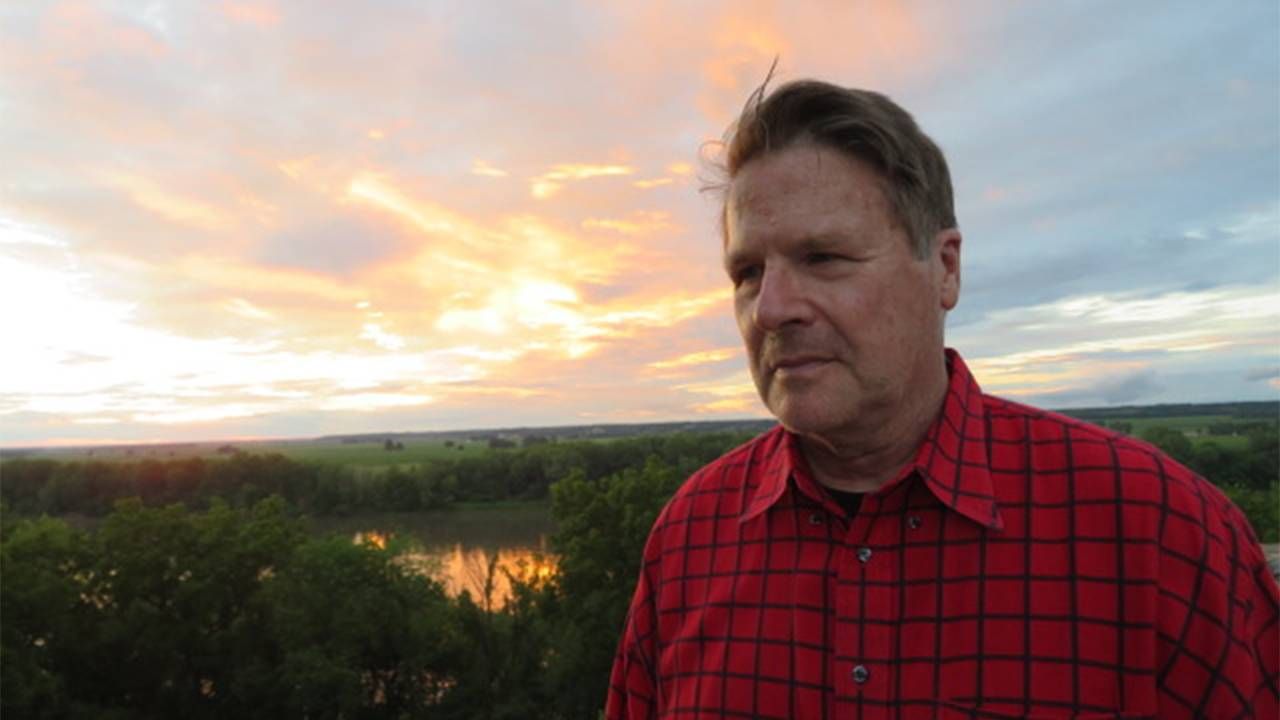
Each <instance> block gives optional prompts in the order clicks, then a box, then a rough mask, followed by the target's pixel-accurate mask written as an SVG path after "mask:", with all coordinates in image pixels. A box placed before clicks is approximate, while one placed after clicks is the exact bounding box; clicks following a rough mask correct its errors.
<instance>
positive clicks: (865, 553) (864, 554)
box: [858, 547, 871, 667]
mask: <svg viewBox="0 0 1280 720" xmlns="http://www.w3.org/2000/svg"><path fill="white" fill-rule="evenodd" d="M870 559H871V548H869V547H864V548H858V560H860V561H862V562H866V561H868V560H870ZM859 667H861V666H859Z"/></svg>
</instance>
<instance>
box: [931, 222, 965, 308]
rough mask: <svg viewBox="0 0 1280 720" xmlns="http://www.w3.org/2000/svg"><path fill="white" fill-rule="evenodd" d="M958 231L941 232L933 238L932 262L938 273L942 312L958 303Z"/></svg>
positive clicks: (956, 229)
mask: <svg viewBox="0 0 1280 720" xmlns="http://www.w3.org/2000/svg"><path fill="white" fill-rule="evenodd" d="M961 239H962V238H961V237H960V229H959V228H947V229H946V230H941V231H939V232H938V234H937V235H936V236H934V238H933V254H934V261H935V263H937V265H936V268H937V272H938V273H939V282H938V298H939V300H940V301H941V305H942V309H943V310H950V309H951V308H953V307H955V306H956V303H958V302H960V241H961Z"/></svg>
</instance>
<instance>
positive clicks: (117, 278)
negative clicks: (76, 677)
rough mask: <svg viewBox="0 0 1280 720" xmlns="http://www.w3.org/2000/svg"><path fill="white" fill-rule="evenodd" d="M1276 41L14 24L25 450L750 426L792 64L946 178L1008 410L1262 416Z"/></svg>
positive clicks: (657, 12)
mask: <svg viewBox="0 0 1280 720" xmlns="http://www.w3.org/2000/svg"><path fill="white" fill-rule="evenodd" d="M1278 8H1280V5H1278V4H1277V3H1276V2H1275V0H1261V1H1258V2H1232V3H1222V4H1215V3H1203V2H1135V3H1128V2H1124V3H1117V2H1071V3H1033V2H920V3H896V2H892V3H891V2H858V1H849V2H837V1H835V0H825V1H821V2H662V1H656V0H648V1H644V2H640V1H636V2H596V1H593V0H577V1H572V0H563V1H548V2H474V1H473V2H467V1H461V0H459V1H451V2H432V1H430V0H422V1H418V2H408V1H401V0H394V1H377V0H370V1H368V2H346V3H337V2H332V3H329V2H326V3H321V2H310V1H308V2H302V1H301V0H300V1H298V2H264V1H260V0H245V1H243V2H239V1H236V2H231V1H226V2H218V1H216V0H209V1H207V2H206V1H199V0H190V1H188V2H146V1H142V0H120V1H118V2H39V1H32V2H7V3H4V4H3V6H2V7H0V167H2V168H3V173H2V175H0V303H2V307H3V327H4V338H5V340H4V347H3V351H0V445H8V446H16V445H36V444H79V443H87V442H121V441H167V440H200V439H221V438H249V437H293V436H314V435H323V434H333V433H351V432H381V431H411V430H441V429H457V428H476V427H510V426H520V425H568V424H582V423H605V422H608V423H613V422H650V421H666V420H684V419H720V418H737V417H758V416H764V412H763V410H762V408H761V406H760V402H759V400H758V398H757V396H756V394H755V391H754V388H753V386H752V385H751V381H750V378H749V376H748V374H747V370H746V364H745V359H744V353H743V351H742V348H741V344H740V340H739V338H738V335H737V330H736V328H735V326H734V323H733V320H732V316H731V302H730V293H729V284H728V281H727V280H726V279H725V277H724V273H723V270H722V269H721V267H720V259H719V253H720V248H719V241H718V237H717V231H716V225H715V216H716V212H717V207H718V202H719V199H718V197H717V196H716V195H715V194H714V193H707V192H701V191H700V188H701V187H702V186H703V185H704V184H705V183H706V182H707V181H708V180H712V179H714V178H715V175H714V168H713V166H712V165H711V164H709V162H708V161H709V160H714V158H715V146H714V144H710V143H709V141H714V140H716V139H717V138H719V137H721V135H722V133H723V132H724V129H725V127H726V126H727V125H728V123H729V122H730V121H731V120H732V118H733V117H734V116H735V114H736V112H737V110H738V109H739V108H740V107H741V105H742V103H743V101H744V99H745V98H746V96H747V95H748V93H749V92H750V91H751V90H752V89H753V88H754V87H755V86H756V85H757V84H758V83H759V82H760V81H761V80H762V79H763V77H764V75H765V73H766V72H767V70H768V68H769V65H770V63H771V62H772V61H773V58H774V57H775V56H777V57H778V58H779V61H778V78H779V79H781V80H789V79H794V78H799V77H818V78H822V79H826V80H830V81H833V82H837V83H840V84H844V85H856V86H861V87H868V88H873V89H877V90H880V91H882V92H885V93H887V94H888V95H890V96H891V97H893V98H894V99H896V100H898V101H899V102H900V103H902V104H903V105H904V106H905V107H907V108H908V109H909V110H910V111H911V112H912V113H913V114H914V115H915V117H916V118H917V120H918V121H919V122H920V124H921V125H922V126H923V127H924V129H925V130H926V132H928V133H929V134H930V135H931V136H932V137H933V138H934V139H935V140H936V141H937V142H938V143H939V144H940V145H941V146H942V148H943V150H944V151H945V152H946V154H947V156H948V158H949V160H950V162H951V166H952V174H953V179H954V182H955V185H956V190H957V201H956V205H957V208H956V209H957V215H958V217H959V221H960V227H961V230H962V232H963V234H964V246H963V264H964V288H963V292H962V295H961V301H960V306H959V307H958V308H957V309H956V311H955V312H953V313H952V316H951V318H950V320H949V326H948V344H949V345H951V346H953V347H956V348H958V349H959V350H960V351H961V352H962V353H963V354H964V355H965V357H966V358H967V359H968V360H969V362H970V365H971V367H972V368H973V370H974V372H975V374H976V375H977V377H978V380H979V382H980V383H981V384H982V385H983V387H984V389H986V390H987V391H988V392H992V393H995V394H998V395H1003V396H1006V397H1011V398H1014V399H1018V400H1023V401H1027V402H1032V403H1035V404H1040V405H1044V406H1048V407H1055V408H1066V407H1078V406H1097V405H1108V404H1132V403H1144V404H1145V403H1157V402H1204V401H1223V400H1263V399H1276V398H1278V397H1280V9H1278Z"/></svg>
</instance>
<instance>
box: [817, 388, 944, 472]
mask: <svg viewBox="0 0 1280 720" xmlns="http://www.w3.org/2000/svg"><path fill="white" fill-rule="evenodd" d="M948 382H949V378H948V373H947V371H946V369H945V367H944V369H943V372H942V375H941V377H940V379H938V380H936V381H935V382H933V383H930V385H931V387H930V391H929V392H927V393H917V394H916V395H915V397H916V398H919V401H918V402H915V403H904V404H903V405H901V406H899V407H898V408H896V409H895V410H893V411H892V412H891V414H890V417H888V418H887V419H884V420H883V421H882V422H879V423H877V424H876V425H874V426H869V427H859V428H855V429H852V430H851V431H849V432H846V433H842V434H840V435H839V436H835V437H822V436H816V435H797V440H798V441H799V446H800V452H801V454H802V455H803V456H804V458H805V461H806V462H808V464H809V470H810V471H811V472H812V473H813V477H814V479H815V480H817V481H818V483H820V484H822V485H824V486H826V487H829V488H834V489H836V490H843V491H845V492H860V493H869V492H875V491H876V490H879V489H880V488H881V487H882V486H884V484H885V483H887V482H889V481H891V480H893V479H894V478H895V477H896V476H897V475H898V473H899V472H900V471H901V470H902V468H903V467H905V466H906V465H907V464H909V463H910V462H911V461H912V460H913V459H914V458H915V456H916V453H917V452H918V451H919V448H920V444H921V443H922V442H924V438H925V435H926V434H927V433H928V432H929V428H930V427H931V426H932V425H933V422H934V420H936V419H937V417H938V415H939V413H941V412H942V404H943V402H944V401H945V400H946V396H947V385H948Z"/></svg>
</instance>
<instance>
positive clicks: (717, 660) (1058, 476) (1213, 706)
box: [606, 351, 1280, 720]
mask: <svg viewBox="0 0 1280 720" xmlns="http://www.w3.org/2000/svg"><path fill="white" fill-rule="evenodd" d="M948 367H949V372H950V386H949V389H948V393H947V397H946V399H945V402H944V407H943V410H942V412H941V414H940V415H939V417H938V418H937V420H936V421H935V423H934V424H933V426H932V427H931V429H930V430H929V432H928V435H927V437H926V439H925V441H924V442H923V444H922V445H921V447H920V449H919V452H918V453H917V455H916V458H915V460H914V462H912V463H911V464H910V465H909V466H908V467H906V468H904V469H903V471H902V472H901V473H900V474H899V475H898V477H897V478H896V479H895V480H894V481H892V482H890V483H887V484H886V485H885V486H884V487H883V488H881V489H880V490H879V491H877V492H875V493H872V494H868V495H867V496H866V497H865V498H864V499H863V502H862V506H861V508H860V510H859V511H858V513H857V514H856V515H855V516H853V517H847V516H846V515H845V513H844V511H843V510H842V509H841V508H840V506H839V505H838V504H837V503H836V502H835V501H834V500H833V499H832V498H831V497H829V496H828V494H827V493H826V492H825V491H823V490H822V489H821V487H820V486H818V485H817V483H816V482H815V481H814V480H813V478H812V477H811V476H810V474H809V472H808V470H807V469H806V466H805V463H804V462H803V460H802V458H801V456H800V454H799V451H798V448H797V445H796V441H795V438H794V436H792V435H791V434H790V433H788V432H786V431H785V430H783V429H781V428H776V429H774V430H772V431H770V432H768V433H766V434H764V435H762V436H760V437H758V438H756V439H755V440H752V441H751V442H749V443H747V444H746V445H743V446H742V447H739V448H737V449H736V450H733V451H731V452H729V453H728V454H726V455H725V456H723V457H721V458H720V459H718V460H716V461H715V462H713V463H711V464H710V465H708V466H706V467H705V468H703V469H702V470H699V471H698V472H697V473H696V474H695V475H694V476H693V477H691V478H690V479H689V481H688V482H686V483H685V484H684V485H683V486H682V487H681V489H680V490H679V491H678V492H677V493H676V495H675V497H674V498H672V500H671V502H670V503H669V504H668V505H667V507H666V508H665V509H664V510H663V512H662V513H661V515H660V516H659V517H658V519H657V522H656V523H655V524H654V528H653V531H652V534H651V535H650V537H649V541H648V543H647V545H646V547H645V551H644V558H643V566H642V570H641V575H640V581H639V585H638V587H637V589H636V594H635V597H634V600H633V602H632V606H631V611H630V613H629V615H628V618H627V623H626V628H625V631H624V635H623V638H622V643H621V646H620V648H619V650H618V654H617V657H616V660H615V664H614V668H613V674H612V678H611V680H610V689H609V696H608V700H607V705H606V715H607V716H608V717H609V718H626V717H637V718H647V717H663V718H697V717H740V718H852V717H871V718H879V717H885V718H889V717H893V718H916V717H919V718H951V717H956V718H959V717H971V718H973V717H981V718H1000V717H1045V718H1059V717H1077V718H1081V717H1126V718H1129V717H1132V718H1141V717H1160V718H1177V717H1194V716H1200V717H1222V718H1232V717H1260V718H1267V719H1268V720H1270V719H1272V718H1276V717H1278V713H1280V710H1278V709H1277V672H1278V671H1277V663H1278V660H1280V629H1278V627H1277V616H1278V614H1280V610H1278V598H1277V588H1276V584H1275V580H1274V579H1273V578H1272V576H1271V574H1270V572H1269V570H1268V568H1267V564H1266V561H1265V559H1264V556H1263V554H1262V551H1261V549H1260V547H1259V545H1258V541H1257V539H1256V537H1255V536H1254V534H1253V531H1252V530H1251V529H1250V526H1249V524H1248V522H1247V520H1246V519H1245V518H1244V516H1243V515H1242V514H1241V513H1240V511H1239V510H1237V509H1236V508H1235V507H1234V506H1233V505H1231V504H1230V503H1229V502H1228V501H1227V500H1226V498H1225V497H1224V496H1223V495H1222V494H1221V493H1220V492H1219V491H1218V490H1217V489H1216V488H1214V487H1213V486H1212V485H1210V484H1209V483H1208V482H1206V481H1205V480H1203V479H1201V478H1200V477H1198V476H1196V475H1195V474H1193V473H1192V472H1190V471H1189V470H1187V469H1186V468H1184V467H1182V466H1180V465H1178V464H1176V463H1174V462H1173V461H1171V460H1169V459H1168V458H1167V457H1165V456H1164V455H1162V454H1161V453H1159V452H1158V451H1156V450H1155V449H1153V448H1152V447H1150V446H1149V445H1146V444H1144V443H1141V442H1138V441H1135V440H1132V439H1129V438H1126V437H1123V436H1120V435H1117V434H1116V433H1113V432H1110V431H1107V430H1103V429H1100V428H1097V427H1093V426H1091V425H1087V424H1084V423H1081V422H1078V421H1075V420H1072V419H1069V418H1066V417H1063V416H1060V415H1056V414H1053V413H1049V412H1043V411H1039V410H1035V409H1031V408H1028V407H1025V406H1022V405H1017V404H1014V403H1011V402H1007V401H1004V400H1000V399H997V398H993V397H990V396H986V395H983V394H982V392H981V390H980V389H979V388H978V386H977V384H976V383H975V382H974V379H973V377H972V375H971V374H970V373H969V370H968V369H967V368H966V367H965V365H964V362H963V361H962V360H961V359H960V357H959V356H958V355H956V354H955V353H954V352H953V351H948Z"/></svg>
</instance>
